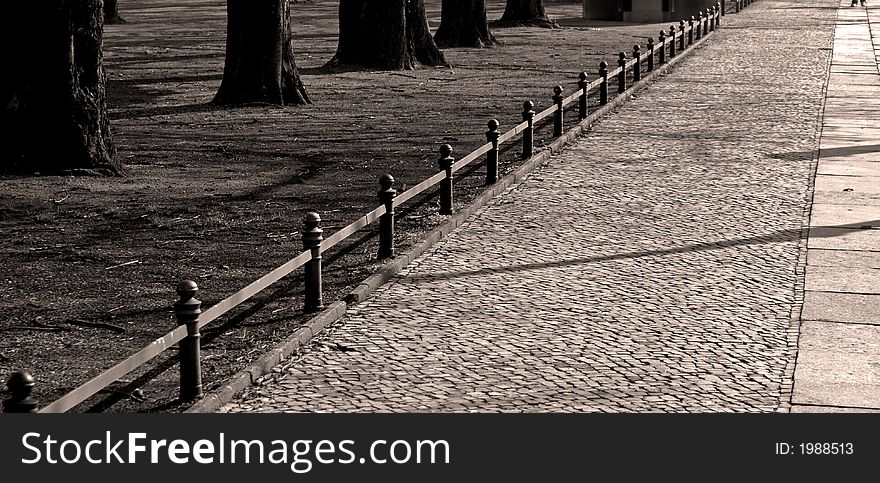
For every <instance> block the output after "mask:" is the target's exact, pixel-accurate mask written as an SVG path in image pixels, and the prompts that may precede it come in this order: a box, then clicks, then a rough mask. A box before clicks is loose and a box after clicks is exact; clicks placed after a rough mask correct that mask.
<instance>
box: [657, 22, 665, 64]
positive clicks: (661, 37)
mask: <svg viewBox="0 0 880 483" xmlns="http://www.w3.org/2000/svg"><path fill="white" fill-rule="evenodd" d="M658 39H659V40H660V59H659V62H660V65H663V64H665V63H666V31H664V30H661V31H660V35H659V36H658Z"/></svg>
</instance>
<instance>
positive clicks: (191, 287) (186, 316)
mask: <svg viewBox="0 0 880 483" xmlns="http://www.w3.org/2000/svg"><path fill="white" fill-rule="evenodd" d="M198 291H199V286H198V285H196V283H195V282H193V281H192V280H183V281H182V282H180V283H178V284H177V295H178V296H180V299H179V300H178V301H177V302H175V303H174V318H175V319H176V320H177V325H186V337H184V338H183V339H182V340H181V341H180V400H181V401H191V400H193V399H196V398H198V397H201V396H202V365H201V340H200V339H201V338H202V334H200V333H199V314H201V313H202V301H201V300H199V299H197V298H196V293H197V292H198Z"/></svg>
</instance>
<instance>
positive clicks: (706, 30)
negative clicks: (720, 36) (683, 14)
mask: <svg viewBox="0 0 880 483" xmlns="http://www.w3.org/2000/svg"><path fill="white" fill-rule="evenodd" d="M707 35H709V10H706V21H705V22H704V23H703V37H705V36H707Z"/></svg>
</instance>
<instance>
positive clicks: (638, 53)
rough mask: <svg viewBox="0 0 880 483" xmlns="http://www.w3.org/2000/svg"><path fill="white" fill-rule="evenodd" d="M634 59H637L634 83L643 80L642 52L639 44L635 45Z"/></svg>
mask: <svg viewBox="0 0 880 483" xmlns="http://www.w3.org/2000/svg"><path fill="white" fill-rule="evenodd" d="M633 59H635V60H636V62H635V64H633V83H636V82H638V81H640V80H642V52H641V47H639V46H638V44H636V45H633Z"/></svg>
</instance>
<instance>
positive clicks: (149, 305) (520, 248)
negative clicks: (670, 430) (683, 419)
mask: <svg viewBox="0 0 880 483" xmlns="http://www.w3.org/2000/svg"><path fill="white" fill-rule="evenodd" d="M868 1H869V2H870V1H871V0H868ZM4 10H5V12H6V14H7V16H6V17H5V18H6V22H5V27H4V29H2V30H0V36H2V37H3V41H2V42H0V45H3V46H4V47H3V66H4V68H3V71H4V73H3V75H2V76H0V233H2V238H0V310H2V313H3V316H2V317H0V378H2V384H3V387H2V391H0V399H2V401H3V404H2V411H3V412H4V413H113V414H118V413H162V414H165V413H219V414H231V413H248V414H253V413H371V414H372V413H565V414H572V413H578V414H580V413H688V414H691V413H746V414H755V413H777V414H778V413H872V412H877V411H880V390H878V389H880V329H878V324H880V318H878V313H880V312H878V310H877V307H878V305H875V304H878V300H880V299H878V297H880V295H878V294H880V231H878V228H880V69H878V63H880V61H878V59H880V50H878V49H880V47H878V46H880V3H878V4H877V5H874V4H871V3H867V4H866V2H865V1H864V0H793V1H778V0H760V1H753V0H726V1H722V2H717V1H714V0H442V1H441V0H289V1H288V0H118V1H117V0H104V1H102V0H41V1H18V2H11V3H9V4H8V5H6V6H4ZM109 437H110V436H109V433H108V444H109ZM34 441H36V439H35V440H34ZM800 443H801V441H789V440H779V441H778V442H777V443H776V446H773V447H770V446H768V447H767V452H774V451H775V453H776V454H788V453H786V452H791V451H795V450H799V451H801V452H806V451H808V450H807V449H806V448H805V447H802V446H798V445H799V444H800ZM813 443H816V444H820V446H818V447H815V448H813V447H811V448H813V449H810V451H813V450H816V451H824V450H823V449H822V448H823V447H822V446H821V444H822V443H823V441H812V442H811V444H813ZM836 443H837V444H840V445H841V446H840V448H839V450H840V451H844V449H845V448H846V446H845V445H846V443H847V441H837V442H836ZM30 444H36V443H35V442H33V443H30ZM130 444H134V443H130ZM218 444H221V443H218ZM849 444H850V450H851V448H852V442H851V441H850V442H849ZM783 445H784V446H783ZM407 448H408V449H407V451H408V452H409V451H415V450H416V449H417V446H415V445H413V446H411V447H410V446H407ZM829 448H830V447H829ZM432 449H437V448H433V447H432ZM285 451H286V450H285ZM829 451H830V449H829ZM25 454H26V455H27V454H29V453H25ZM393 454H395V453H393V452H392V455H393ZM399 454H401V453H398V455H399ZM407 454H409V453H407ZM453 454H454V453H453ZM108 458H109V456H108ZM352 460H354V454H352ZM395 461H396V460H395Z"/></svg>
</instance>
